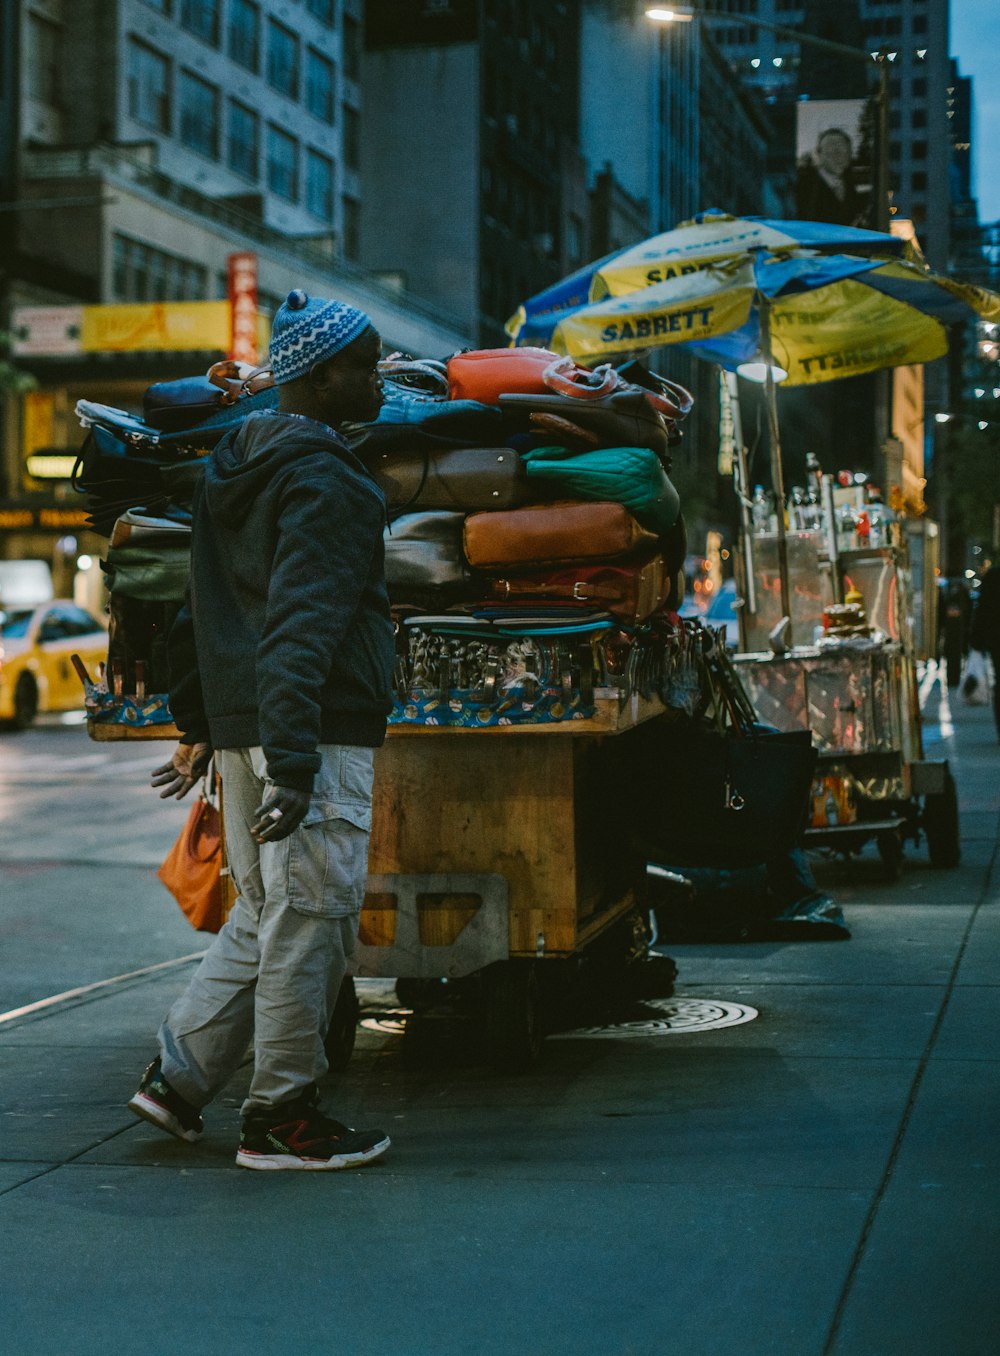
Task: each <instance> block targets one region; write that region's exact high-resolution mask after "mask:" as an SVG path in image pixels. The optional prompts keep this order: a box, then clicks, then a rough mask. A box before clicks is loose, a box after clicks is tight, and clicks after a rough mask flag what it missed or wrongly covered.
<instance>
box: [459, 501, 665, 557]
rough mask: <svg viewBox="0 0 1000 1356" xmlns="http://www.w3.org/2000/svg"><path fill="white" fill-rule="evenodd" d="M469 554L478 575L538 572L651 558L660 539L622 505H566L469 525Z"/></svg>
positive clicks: (475, 517)
mask: <svg viewBox="0 0 1000 1356" xmlns="http://www.w3.org/2000/svg"><path fill="white" fill-rule="evenodd" d="M463 542H464V546H465V555H466V558H467V559H468V562H469V564H470V565H472V566H473V567H474V568H476V569H478V570H491V569H498V568H499V569H504V570H515V571H520V570H525V571H527V570H533V569H535V568H536V567H543V566H546V565H559V564H562V563H563V562H567V563H569V562H572V561H589V560H602V561H616V560H634V559H638V558H647V559H648V557H649V556H651V555H653V554H654V553H655V551H656V548H657V544H658V542H659V538H658V537H657V535H656V533H655V532H649V531H647V529H646V528H644V527H643V526H642V525H641V524H640V523H639V522H638V521H637V520H636V519H635V518H633V516H632V514H631V513H629V511H628V509H626V508H624V507H623V506H622V505H621V504H613V503H610V502H606V501H604V500H596V501H594V502H591V503H577V502H570V501H562V502H559V503H555V504H540V505H529V506H527V507H525V508H518V509H511V510H509V511H508V512H500V513H474V514H472V515H471V516H470V517H468V518H466V520H465V530H464V534H463Z"/></svg>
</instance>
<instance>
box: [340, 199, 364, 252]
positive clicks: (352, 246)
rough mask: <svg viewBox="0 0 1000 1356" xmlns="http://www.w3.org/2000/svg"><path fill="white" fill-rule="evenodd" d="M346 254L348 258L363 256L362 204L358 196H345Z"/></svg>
mask: <svg viewBox="0 0 1000 1356" xmlns="http://www.w3.org/2000/svg"><path fill="white" fill-rule="evenodd" d="M343 208H344V254H345V255H346V257H347V258H348V259H358V258H360V256H361V204H360V203H359V202H358V200H357V198H344V200H343Z"/></svg>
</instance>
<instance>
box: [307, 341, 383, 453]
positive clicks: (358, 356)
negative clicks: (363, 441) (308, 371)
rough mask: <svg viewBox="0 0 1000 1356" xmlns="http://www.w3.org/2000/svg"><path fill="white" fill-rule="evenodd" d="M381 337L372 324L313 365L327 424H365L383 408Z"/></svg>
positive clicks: (334, 425) (316, 387) (314, 383)
mask: <svg viewBox="0 0 1000 1356" xmlns="http://www.w3.org/2000/svg"><path fill="white" fill-rule="evenodd" d="M381 356H382V340H381V338H380V336H379V333H378V331H377V330H376V329H375V328H374V327H372V328H370V329H367V330H365V332H364V334H361V335H359V336H358V338H357V339H355V340H354V342H353V343H351V344H348V346H347V347H346V348H345V349H344V350H343V351H342V352H341V353H337V354H335V355H334V356H333V357H332V358H330V359H329V360H328V361H327V362H325V363H318V364H317V365H316V367H314V368H313V371H312V378H313V385H314V388H315V391H316V395H317V397H318V399H319V401H320V403H321V405H322V407H323V413H324V415H325V417H326V420H327V422H328V423H329V424H331V425H333V427H334V428H336V427H337V426H338V425H339V424H342V423H345V422H350V423H356V424H365V423H368V422H370V421H371V420H372V419H375V418H376V417H377V415H378V412H379V410H380V409H381V408H382V402H383V400H384V396H383V394H382V378H381V376H380V375H379V371H378V362H379V359H380V358H381Z"/></svg>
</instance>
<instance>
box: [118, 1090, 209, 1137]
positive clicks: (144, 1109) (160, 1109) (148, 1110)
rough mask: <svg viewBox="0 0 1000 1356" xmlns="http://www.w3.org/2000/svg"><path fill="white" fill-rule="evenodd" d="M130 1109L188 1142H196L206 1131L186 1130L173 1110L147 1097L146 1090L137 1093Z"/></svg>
mask: <svg viewBox="0 0 1000 1356" xmlns="http://www.w3.org/2000/svg"><path fill="white" fill-rule="evenodd" d="M128 1109H129V1111H131V1112H132V1114H133V1115H135V1116H138V1117H139V1119H140V1120H143V1121H148V1122H149V1124H150V1125H155V1126H156V1128H157V1129H158V1130H165V1131H166V1132H167V1134H168V1135H173V1137H174V1138H175V1139H182V1140H184V1142H185V1143H186V1144H196V1143H197V1142H198V1140H200V1139H201V1137H202V1134H203V1133H204V1132H203V1131H201V1130H185V1129H184V1126H183V1125H181V1123H180V1121H179V1120H178V1119H177V1117H176V1116H175V1115H174V1114H173V1112H172V1111H168V1110H167V1108H166V1107H165V1106H161V1105H160V1103H159V1102H154V1101H153V1099H152V1097H147V1096H146V1094H145V1093H144V1092H137V1093H136V1094H135V1096H134V1097H133V1098H132V1099H131V1101H130V1102H129V1103H128Z"/></svg>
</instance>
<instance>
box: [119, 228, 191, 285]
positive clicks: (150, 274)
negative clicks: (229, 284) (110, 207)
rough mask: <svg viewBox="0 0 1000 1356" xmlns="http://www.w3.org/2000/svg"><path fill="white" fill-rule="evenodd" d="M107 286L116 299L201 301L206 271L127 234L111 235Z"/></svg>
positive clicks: (187, 260)
mask: <svg viewBox="0 0 1000 1356" xmlns="http://www.w3.org/2000/svg"><path fill="white" fill-rule="evenodd" d="M111 285H112V288H113V290H114V296H115V300H116V301H202V300H204V299H205V298H206V295H207V290H208V270H207V269H206V268H204V267H203V266H202V265H201V264H194V263H192V262H191V261H190V260H189V259H182V258H181V257H180V256H179V255H176V254H168V253H167V251H166V250H158V249H154V248H153V246H152V245H147V244H145V242H144V241H141V240H133V239H131V237H130V236H127V235H118V234H116V235H115V236H114V239H113V241H112V254H111Z"/></svg>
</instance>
